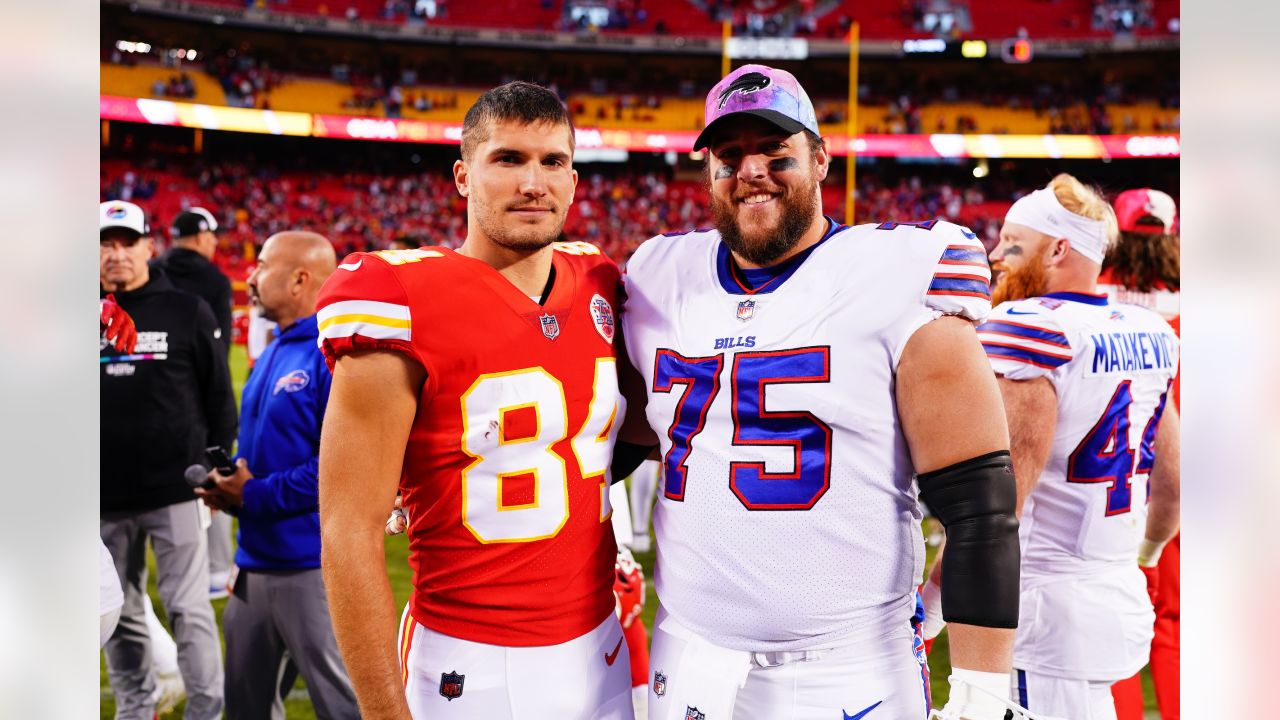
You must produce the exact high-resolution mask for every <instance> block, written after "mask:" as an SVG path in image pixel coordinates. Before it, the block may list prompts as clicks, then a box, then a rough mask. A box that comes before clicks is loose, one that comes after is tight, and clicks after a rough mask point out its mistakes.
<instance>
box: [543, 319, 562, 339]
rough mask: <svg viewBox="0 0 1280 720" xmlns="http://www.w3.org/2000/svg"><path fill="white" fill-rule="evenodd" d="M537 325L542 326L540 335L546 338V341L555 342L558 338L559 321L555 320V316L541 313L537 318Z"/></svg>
mask: <svg viewBox="0 0 1280 720" xmlns="http://www.w3.org/2000/svg"><path fill="white" fill-rule="evenodd" d="M538 324H540V325H541V326H542V334H543V335H545V336H547V339H548V340H555V339H556V338H558V337H560V321H559V320H556V316H555V315H547V314H545V313H543V315H542V316H540V317H539V318H538Z"/></svg>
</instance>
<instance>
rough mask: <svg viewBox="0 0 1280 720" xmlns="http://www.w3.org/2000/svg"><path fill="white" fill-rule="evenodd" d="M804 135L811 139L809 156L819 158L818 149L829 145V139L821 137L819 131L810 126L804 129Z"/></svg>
mask: <svg viewBox="0 0 1280 720" xmlns="http://www.w3.org/2000/svg"><path fill="white" fill-rule="evenodd" d="M804 137H805V139H806V140H808V141H809V157H812V158H813V159H815V160H817V158H818V151H819V150H821V149H823V148H825V147H826V146H827V139H826V138H824V137H820V136H819V135H818V134H817V133H815V132H814V131H812V130H810V129H808V128H805V130H804Z"/></svg>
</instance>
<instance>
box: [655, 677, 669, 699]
mask: <svg viewBox="0 0 1280 720" xmlns="http://www.w3.org/2000/svg"><path fill="white" fill-rule="evenodd" d="M653 694H654V695H657V696H658V697H662V696H663V695H666V694H667V676H666V675H663V674H662V673H660V672H657V671H655V672H654V673H653Z"/></svg>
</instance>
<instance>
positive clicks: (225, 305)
mask: <svg viewBox="0 0 1280 720" xmlns="http://www.w3.org/2000/svg"><path fill="white" fill-rule="evenodd" d="M217 232H218V221H217V220H216V219H214V217H213V213H211V212H209V211H208V210H205V209H204V208H200V207H193V208H191V209H190V210H188V211H186V212H183V213H179V214H178V216H177V217H175V218H174V219H173V222H172V223H171V224H170V228H169V235H170V237H172V238H173V247H171V248H169V250H168V251H166V252H165V253H164V254H163V255H161V256H160V257H159V258H157V259H156V260H154V261H153V262H152V263H151V264H152V266H153V267H154V266H158V267H160V268H161V269H163V270H164V273H165V274H166V275H168V276H169V280H170V281H171V282H173V284H174V286H176V287H177V288H178V289H179V290H186V291H187V292H189V293H191V294H192V295H196V296H198V297H200V298H203V299H204V301H205V302H207V303H209V309H211V310H213V316H214V317H215V318H216V319H217V320H218V330H219V339H221V340H222V344H223V346H224V347H226V349H227V350H228V351H230V349H231V281H230V280H229V279H227V276H226V275H224V274H223V273H222V271H221V270H219V269H218V266H217V265H214V264H213V255H214V253H216V252H217V250H218V236H217V234H216V233H217Z"/></svg>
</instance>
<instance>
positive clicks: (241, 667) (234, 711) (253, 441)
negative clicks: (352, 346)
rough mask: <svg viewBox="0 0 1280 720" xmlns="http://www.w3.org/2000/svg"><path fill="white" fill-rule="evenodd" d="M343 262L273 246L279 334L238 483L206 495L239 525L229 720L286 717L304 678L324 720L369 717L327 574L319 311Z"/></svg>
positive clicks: (242, 450)
mask: <svg viewBox="0 0 1280 720" xmlns="http://www.w3.org/2000/svg"><path fill="white" fill-rule="evenodd" d="M336 262H337V261H336V259H335V257H334V251H333V246H332V244H330V243H329V241H328V240H327V239H325V237H324V236H323V235H319V234H316V233H310V232H282V233H277V234H275V235H272V236H271V237H270V238H268V239H267V242H266V244H265V245H263V248H262V253H261V254H260V255H259V256H258V264H257V268H256V269H255V270H254V272H253V274H252V275H250V276H249V293H250V296H251V297H252V299H253V301H254V302H255V303H256V304H257V305H258V306H259V307H260V308H261V311H262V314H263V316H264V317H266V318H267V319H268V320H272V321H274V322H275V323H277V324H278V325H279V326H280V331H279V334H278V335H277V337H276V339H275V340H274V341H272V343H271V344H270V345H268V346H267V349H266V350H265V351H264V352H263V353H262V356H261V357H260V358H258V362H257V364H256V365H255V366H254V369H253V374H252V375H251V376H250V378H249V381H248V383H247V384H246V385H245V388H244V394H243V396H242V398H241V402H240V408H241V409H240V438H239V445H238V449H237V453H236V454H237V460H236V469H235V473H234V474H232V475H229V476H228V475H221V474H219V473H217V472H216V471H215V472H211V473H210V474H209V477H210V478H211V479H213V480H214V481H215V482H216V483H217V486H216V487H215V488H213V489H210V490H201V491H198V493H199V494H200V495H201V497H202V498H203V499H204V501H205V502H206V503H207V504H208V505H209V506H210V507H213V508H215V509H219V510H235V511H236V512H238V513H239V516H240V533H239V548H238V549H237V550H236V558H235V559H236V566H237V567H238V574H237V576H236V578H235V580H234V582H233V585H232V597H231V598H230V599H229V600H228V601H227V607H226V610H225V611H224V612H223V616H222V620H223V630H224V633H225V635H226V641H227V667H226V688H225V689H226V702H227V717H228V718H229V719H230V720H237V719H238V718H265V717H272V718H283V717H284V707H283V702H282V697H283V696H284V695H286V694H287V693H288V691H289V688H290V687H292V685H293V682H294V679H295V678H296V677H297V675H298V674H299V673H301V675H302V678H303V680H304V681H305V682H306V684H307V691H308V693H309V694H310V696H311V702H312V705H313V706H314V708H315V711H316V716H317V717H319V718H357V717H359V712H358V710H357V708H356V700H355V694H354V692H353V691H352V689H351V680H350V678H348V676H347V671H346V667H345V666H344V665H343V663H342V656H341V654H340V653H339V652H338V646H337V642H336V641H335V639H334V635H333V623H332V622H331V621H330V619H329V606H328V603H327V601H326V599H325V592H324V583H323V580H322V578H321V575H320V516H319V504H318V495H319V491H318V489H317V477H318V476H317V465H318V459H319V451H320V427H321V425H322V423H323V421H324V409H325V405H326V404H327V403H328V400H329V385H330V382H331V375H330V374H329V369H328V367H327V366H326V365H325V361H324V357H323V356H322V355H321V354H320V350H319V348H318V346H317V345H316V338H317V336H318V329H317V325H316V315H315V305H316V295H317V294H318V293H319V291H320V286H321V285H323V284H324V281H325V279H327V278H328V277H329V275H330V274H332V273H333V272H334V269H335V266H336ZM286 651H287V653H286Z"/></svg>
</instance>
